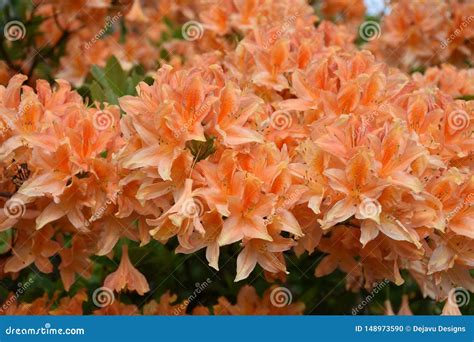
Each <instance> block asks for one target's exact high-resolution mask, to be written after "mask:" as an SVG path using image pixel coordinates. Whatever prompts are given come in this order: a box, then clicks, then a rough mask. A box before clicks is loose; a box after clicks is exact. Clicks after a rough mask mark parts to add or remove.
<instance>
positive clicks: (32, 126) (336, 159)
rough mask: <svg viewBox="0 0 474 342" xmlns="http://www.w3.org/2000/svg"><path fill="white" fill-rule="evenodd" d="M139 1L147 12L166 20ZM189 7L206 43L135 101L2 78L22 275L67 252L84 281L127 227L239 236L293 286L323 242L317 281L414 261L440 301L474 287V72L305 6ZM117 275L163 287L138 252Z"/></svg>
mask: <svg viewBox="0 0 474 342" xmlns="http://www.w3.org/2000/svg"><path fill="white" fill-rule="evenodd" d="M137 3H138V2H135V3H134V6H135V7H134V9H133V11H134V12H131V13H132V14H133V16H132V19H134V20H138V18H141V19H140V20H143V22H147V20H148V17H147V14H146V8H145V9H143V8H139V7H137V6H138V5H136V4H137ZM398 4H399V5H397V6H408V2H405V1H399V2H398ZM413 6H414V5H413ZM456 8H457V7H456ZM180 11H182V12H185V13H187V15H188V16H189V17H191V18H195V19H199V20H200V21H201V22H202V25H203V28H205V30H204V31H203V32H201V33H202V37H201V38H200V39H197V40H184V41H176V42H172V43H170V44H169V48H170V51H173V53H174V54H175V56H177V57H175V58H174V59H171V61H170V64H166V65H163V66H161V67H160V68H159V69H158V70H157V71H156V72H155V73H154V74H153V77H154V82H153V84H151V85H149V84H147V83H145V82H142V83H140V84H139V86H138V87H137V95H136V96H124V97H122V98H120V100H119V106H116V105H110V104H108V103H89V102H88V101H87V100H84V99H82V98H81V96H79V94H78V93H77V92H75V91H73V90H72V88H71V86H70V84H69V83H68V82H66V81H64V80H58V81H57V84H56V86H54V87H51V86H50V85H49V84H48V83H47V82H46V81H42V80H38V81H37V83H36V88H32V87H30V86H25V85H23V83H24V82H25V81H26V77H25V76H22V75H16V76H14V77H12V78H11V80H10V81H9V83H8V85H7V86H6V87H3V86H2V87H0V124H1V125H2V126H1V135H0V143H1V145H0V169H1V171H2V172H1V174H2V178H1V179H0V184H1V188H2V197H1V198H0V201H1V202H0V203H1V206H2V207H3V210H1V211H0V230H7V229H11V228H13V229H14V231H15V239H14V242H13V244H12V247H11V248H12V252H13V253H12V255H11V256H9V257H7V258H6V259H5V260H3V261H2V267H1V269H0V274H1V276H2V277H14V276H15V275H16V274H17V273H18V272H19V271H21V270H22V269H24V268H26V267H28V266H29V265H32V264H35V265H36V267H37V268H38V269H39V270H40V271H41V272H43V273H51V272H52V271H53V264H52V263H51V261H50V258H51V257H52V256H54V255H56V254H58V253H59V256H60V259H61V262H60V264H59V272H60V274H61V278H62V282H63V284H64V288H65V290H66V291H68V290H69V289H70V288H71V286H72V285H73V284H74V282H75V280H76V279H77V278H78V276H81V277H85V278H88V277H90V276H91V274H92V273H91V272H92V261H91V257H92V256H93V255H99V256H104V255H108V256H110V255H111V254H112V252H113V248H114V247H115V246H116V245H117V243H118V242H119V240H120V239H122V238H125V239H130V240H133V241H137V242H139V243H140V246H143V248H146V247H145V246H146V245H147V243H149V242H150V240H151V239H155V240H158V241H160V242H161V243H164V244H165V243H167V242H168V241H169V240H171V239H177V241H178V243H179V246H178V248H177V249H176V252H177V253H185V254H190V253H195V252H196V251H198V250H202V249H205V251H206V258H207V261H208V263H209V266H210V267H212V268H214V269H215V270H219V266H220V265H221V263H220V260H219V256H220V252H221V250H222V249H225V248H228V247H227V246H228V245H231V244H238V245H239V246H240V252H239V254H238V257H237V261H236V272H235V274H236V276H235V281H240V280H243V279H246V278H247V277H249V275H250V274H251V273H252V271H253V270H254V269H255V267H256V266H257V265H259V266H260V267H261V268H263V269H264V270H265V271H266V273H267V275H268V277H269V278H274V279H276V278H278V279H283V280H284V279H285V275H286V273H287V259H286V258H285V255H287V254H289V253H292V252H294V253H296V254H297V255H301V254H303V253H308V254H312V253H315V252H322V253H324V258H323V259H322V260H321V261H320V262H319V263H318V264H317V266H316V268H315V276H316V277H322V276H325V275H328V274H330V273H332V272H334V271H335V270H336V269H340V270H341V271H343V272H344V273H346V274H347V277H346V287H347V288H348V289H351V290H360V289H361V288H366V289H370V288H371V287H372V286H373V284H374V283H376V282H378V281H380V280H383V279H388V280H390V281H392V282H393V283H395V284H397V285H401V284H403V283H404V281H405V280H404V278H403V277H402V275H401V273H400V272H401V271H402V270H406V272H407V273H408V274H409V275H410V276H411V277H412V278H413V279H414V280H415V281H416V282H417V283H418V285H419V287H420V289H421V291H422V293H423V295H424V296H429V297H431V298H433V299H435V300H438V301H444V300H446V299H447V298H448V297H449V295H450V293H451V291H452V290H453V289H455V288H457V287H463V288H465V289H467V290H469V291H471V292H473V291H474V282H473V281H472V277H471V275H470V273H469V271H470V270H471V269H472V268H473V266H474V231H473V229H472V224H473V223H474V222H473V220H474V208H473V206H472V203H473V200H474V174H473V168H474V163H473V151H474V136H473V127H474V122H473V119H474V102H473V101H468V100H465V99H457V97H459V96H462V95H469V94H472V90H471V89H472V85H471V82H472V81H471V77H470V72H471V71H470V70H469V71H468V70H465V71H458V70H455V69H454V68H453V67H450V66H443V67H442V68H441V69H430V70H429V71H428V72H427V73H426V74H425V75H421V74H415V75H413V76H411V75H408V74H407V73H405V72H404V71H402V70H399V69H396V68H392V67H389V66H388V65H387V64H386V63H384V62H383V61H379V60H378V59H377V58H376V57H375V56H374V55H373V54H372V53H371V52H369V51H365V50H363V51H360V50H358V49H357V48H356V46H355V45H354V44H353V41H354V37H355V35H354V34H353V33H351V32H350V30H348V29H347V28H346V27H345V26H337V25H335V24H332V23H330V22H325V21H323V22H321V23H319V25H317V27H316V25H315V24H316V23H317V22H318V18H317V17H316V16H315V15H314V12H313V9H312V8H311V6H309V5H308V4H307V3H306V2H305V1H287V0H272V1H260V2H258V1H244V0H242V1H230V0H229V1H207V2H206V3H205V4H203V3H193V4H190V5H189V7H186V6H185V8H181V9H180ZM397 13H398V9H396V8H394V10H393V13H392V15H393V16H396V15H397ZM393 18H394V17H393ZM387 20H395V19H387ZM430 20H431V19H430ZM418 25H419V26H420V27H423V25H421V24H418ZM417 27H418V26H417ZM432 29H433V30H435V29H437V27H436V25H433V28H432ZM231 36H236V37H237V36H238V37H239V38H238V39H237V41H235V40H232V39H229V38H230V37H231ZM425 37H429V35H426V36H425V35H423V38H425ZM100 42H102V41H100ZM416 46H417V47H418V46H423V45H422V44H421V43H416ZM184 56H186V58H184ZM403 60H404V61H405V59H403ZM409 62H410V63H413V62H414V59H413V58H409ZM66 64H68V63H66ZM66 64H65V65H66ZM79 79H80V77H79V78H78V80H79ZM458 79H462V80H463V82H459V81H458ZM451 84H455V85H456V88H453V87H452V86H451ZM104 286H106V287H107V288H110V289H113V290H115V291H116V292H120V291H123V290H130V291H136V292H137V293H139V294H141V295H143V294H145V293H147V292H149V290H150V288H149V284H148V282H147V279H146V278H145V277H144V276H143V275H142V274H141V273H140V272H139V271H138V270H137V269H136V268H135V267H134V266H133V264H132V263H131V261H130V259H129V256H128V252H127V249H126V248H124V249H123V252H122V261H121V263H120V265H119V266H118V268H117V270H116V271H115V272H114V273H112V274H110V275H108V276H107V277H106V279H104ZM242 291H244V292H245V295H242V296H244V297H252V298H253V297H255V296H256V295H255V294H254V293H253V292H252V290H250V289H249V288H245V289H244V290H242ZM85 299H86V298H84V297H83V296H82V295H78V296H77V297H74V298H73V299H64V310H67V307H70V306H71V307H72V305H69V302H68V301H72V300H74V301H75V303H76V302H77V303H82V302H83V301H84V300H85ZM41 300H44V301H47V300H48V299H47V298H44V299H41ZM81 300H82V302H81ZM174 300H175V299H174ZM174 300H173V299H172V297H170V296H167V297H166V298H165V299H164V303H161V304H160V303H154V304H153V305H151V304H149V305H147V306H146V308H144V309H143V313H144V314H147V313H151V312H153V313H161V312H167V310H169V309H170V307H169V306H170V305H171V303H174ZM242 301H243V302H246V301H247V299H242ZM257 302H258V301H257ZM447 302H448V301H447ZM258 303H259V304H258V305H257V306H250V307H248V306H247V304H245V303H242V304H239V302H238V304H237V307H234V306H230V305H229V304H228V302H227V301H226V300H224V299H222V300H220V301H219V304H218V305H217V307H214V309H213V311H214V313H215V312H222V313H227V314H233V313H246V314H247V313H253V312H257V313H268V312H269V311H268V310H270V309H269V308H268V305H267V304H265V303H266V299H263V302H258ZM78 305H79V304H78ZM124 305H125V304H124ZM160 305H163V309H161V306H160ZM450 305H451V307H452V303H450ZM39 306H41V307H44V308H48V305H46V304H44V303H43V304H41V305H39ZM79 306H80V305H79ZM20 307H21V305H20ZM74 307H76V305H74ZM262 308H263V309H262ZM265 308H266V309H265ZM286 309H287V310H290V312H291V313H300V312H301V311H302V310H303V309H302V308H301V307H300V306H295V307H287V308H286ZM45 310H47V309H45ZM57 310H60V309H57ZM104 310H105V309H104ZM107 310H116V311H114V312H116V313H125V312H128V310H130V312H134V311H135V310H136V307H130V308H128V307H125V306H122V304H118V303H117V304H116V306H114V307H110V308H109V309H107ZM148 310H149V311H148ZM160 310H163V311H160ZM265 310H267V311H265ZM20 312H22V311H21V310H20ZM41 312H42V311H41ZM48 312H49V311H48ZM59 312H63V311H59ZM78 312H79V311H78ZM99 312H101V310H99V311H98V312H97V313H99ZM196 313H208V309H205V308H199V309H196ZM286 313H288V312H286Z"/></svg>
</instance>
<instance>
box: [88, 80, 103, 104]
mask: <svg viewBox="0 0 474 342" xmlns="http://www.w3.org/2000/svg"><path fill="white" fill-rule="evenodd" d="M89 90H90V92H91V97H92V101H99V102H104V100H105V92H104V90H103V89H102V88H101V86H100V85H99V83H97V81H92V84H91V85H90V87H89Z"/></svg>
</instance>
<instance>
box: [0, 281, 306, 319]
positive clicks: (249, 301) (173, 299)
mask: <svg viewBox="0 0 474 342" xmlns="http://www.w3.org/2000/svg"><path fill="white" fill-rule="evenodd" d="M271 291H272V288H270V289H268V290H267V291H265V293H264V294H263V297H262V298H260V297H259V296H258V294H257V292H256V291H255V289H254V288H253V287H252V286H249V285H245V286H243V287H242V288H241V289H240V291H239V293H238V295H237V300H236V303H235V304H232V303H230V302H229V300H228V299H227V298H225V297H220V298H219V299H218V301H217V304H215V305H213V306H212V308H211V310H210V309H209V308H208V307H205V306H202V305H197V306H195V307H194V308H193V309H192V311H191V314H192V315H199V316H204V315H211V314H212V315H216V316H218V315H301V314H302V313H303V310H304V307H305V306H304V304H303V303H300V302H297V303H293V304H289V305H285V306H274V305H273V304H272V303H271V301H272V299H271ZM177 299H178V296H177V295H174V294H171V293H170V292H169V291H168V292H166V293H165V294H163V295H162V296H161V297H160V300H159V301H156V300H154V299H153V300H151V301H149V302H148V303H146V304H145V305H144V306H143V309H140V308H138V307H137V306H136V305H133V304H125V303H122V302H120V301H118V300H115V298H114V299H113V300H111V302H110V303H109V304H108V305H103V306H102V307H101V308H98V309H95V310H93V312H92V313H93V314H94V315H127V316H129V315H166V316H177V315H185V314H186V311H185V310H182V308H186V307H187V306H188V304H189V303H186V302H183V303H179V302H177ZM88 300H89V298H88V297H87V294H86V293H85V291H80V292H78V293H76V294H75V295H74V296H72V297H62V298H60V299H58V297H57V296H56V295H55V296H53V298H49V297H48V296H47V294H45V295H44V296H43V297H40V298H38V299H35V300H34V301H33V302H31V303H18V302H16V301H13V302H12V304H11V305H10V306H8V307H7V308H6V309H5V310H1V311H0V315H2V314H3V315H54V316H56V315H83V313H84V311H83V304H84V303H85V302H87V301H88Z"/></svg>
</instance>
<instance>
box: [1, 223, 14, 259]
mask: <svg viewBox="0 0 474 342" xmlns="http://www.w3.org/2000/svg"><path fill="white" fill-rule="evenodd" d="M12 236H13V229H11V228H10V229H7V230H4V231H3V232H0V254H4V253H6V252H8V251H9V250H10V249H11V243H12Z"/></svg>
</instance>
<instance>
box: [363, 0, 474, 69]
mask: <svg viewBox="0 0 474 342" xmlns="http://www.w3.org/2000/svg"><path fill="white" fill-rule="evenodd" d="M377 33H378V35H377V39H374V40H373V41H372V42H371V43H370V44H368V48H369V49H370V50H371V51H373V52H374V53H375V54H376V55H377V56H378V57H379V58H383V59H384V60H385V61H386V62H387V63H389V64H390V65H394V66H398V67H400V68H402V69H404V70H406V71H411V70H416V69H418V68H420V67H425V66H427V65H438V64H440V63H446V62H449V63H451V64H454V65H457V66H461V67H462V66H465V65H466V64H465V63H466V62H467V63H468V64H469V65H471V66H472V65H473V63H474V55H473V53H474V46H473V43H472V41H473V38H474V3H472V2H471V1H449V0H440V1H438V0H435V1H425V0H399V1H396V2H394V3H393V6H392V8H391V11H390V13H389V14H388V15H386V16H384V17H382V25H381V26H380V27H379V32H377Z"/></svg>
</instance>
